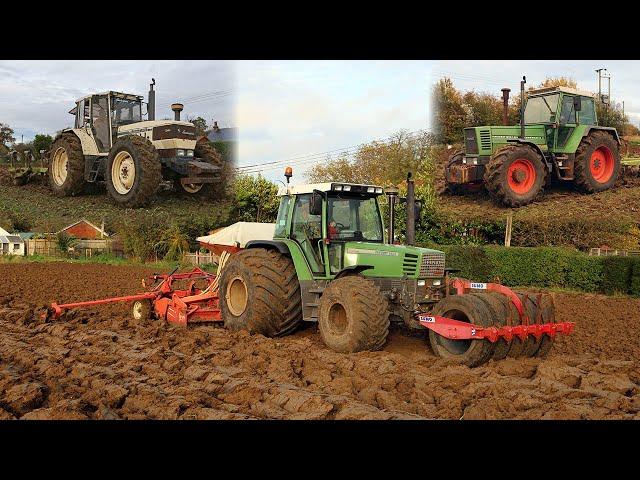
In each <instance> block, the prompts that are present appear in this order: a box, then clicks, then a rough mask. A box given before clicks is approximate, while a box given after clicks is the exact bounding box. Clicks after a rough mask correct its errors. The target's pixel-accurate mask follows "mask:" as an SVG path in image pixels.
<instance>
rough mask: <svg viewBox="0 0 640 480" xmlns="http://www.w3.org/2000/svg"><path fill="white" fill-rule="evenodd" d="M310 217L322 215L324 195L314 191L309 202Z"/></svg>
mask: <svg viewBox="0 0 640 480" xmlns="http://www.w3.org/2000/svg"><path fill="white" fill-rule="evenodd" d="M309 215H322V193H321V192H320V191H319V190H314V192H313V194H312V195H311V201H310V202H309Z"/></svg>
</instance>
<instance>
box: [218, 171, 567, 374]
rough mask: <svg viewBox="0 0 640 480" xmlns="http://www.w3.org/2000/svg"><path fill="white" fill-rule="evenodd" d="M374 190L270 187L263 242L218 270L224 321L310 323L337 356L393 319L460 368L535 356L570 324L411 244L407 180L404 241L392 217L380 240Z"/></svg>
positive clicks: (544, 302)
mask: <svg viewBox="0 0 640 480" xmlns="http://www.w3.org/2000/svg"><path fill="white" fill-rule="evenodd" d="M289 176H290V175H289ZM288 178H289V177H288ZM387 193H388V194H390V197H389V199H390V212H393V210H394V207H393V205H394V204H395V201H396V196H395V195H391V194H392V193H395V192H392V191H388V192H387ZM382 194H383V189H382V187H379V186H375V185H357V184H350V183H342V182H340V183H338V182H336V183H318V184H308V185H297V186H291V185H287V186H284V187H281V190H280V192H279V195H280V197H281V201H280V209H279V212H278V217H277V220H276V225H275V233H274V237H273V239H272V240H258V239H256V240H251V241H248V242H247V243H246V245H245V248H244V249H242V250H240V251H239V252H237V253H233V254H232V255H231V256H230V258H229V260H228V261H227V262H226V264H225V265H224V267H223V268H222V271H221V273H220V282H219V308H220V313H221V319H222V320H223V322H224V325H225V327H227V328H229V329H231V330H248V331H250V332H252V333H260V334H263V335H266V336H270V337H274V336H281V335H286V334H289V333H291V332H293V331H294V330H295V329H296V328H297V327H298V325H299V324H300V322H302V321H311V322H318V326H319V330H320V334H321V336H322V339H323V341H324V342H325V344H326V345H327V346H328V347H330V348H331V349H333V350H335V351H338V352H345V353H347V352H357V351H362V350H377V349H380V348H382V347H383V345H384V344H385V341H386V338H387V333H388V331H389V325H390V322H400V323H404V324H405V325H406V326H407V327H409V328H411V329H417V330H422V331H424V332H427V331H428V332H429V341H430V344H431V346H432V348H433V351H434V352H435V353H436V354H437V355H438V356H440V357H443V358H446V359H450V360H453V361H457V362H460V363H464V364H466V365H469V366H476V365H480V364H482V363H484V362H486V361H488V360H490V359H492V358H493V359H501V358H505V357H506V356H507V355H511V356H519V355H528V356H542V355H544V354H545V353H546V352H548V350H549V348H550V347H551V343H552V339H553V337H554V336H555V334H557V333H569V332H570V331H571V328H572V324H569V323H566V324H562V323H556V322H555V314H554V306H553V302H552V300H551V298H550V297H549V296H548V295H536V296H528V295H524V294H517V293H515V292H513V291H511V290H509V289H508V288H506V287H504V286H502V285H498V284H492V283H472V282H470V281H468V280H464V279H459V278H452V277H451V276H450V273H451V272H452V271H451V270H448V269H445V255H444V253H443V252H440V251H437V250H431V249H427V248H419V247H415V246H413V241H414V236H415V215H416V213H417V211H416V210H417V209H416V206H415V200H414V195H413V181H411V180H409V181H408V184H407V199H406V200H407V201H406V203H407V243H408V245H397V244H394V243H393V238H394V234H393V216H394V215H393V213H391V215H390V222H389V223H390V225H389V231H388V234H387V241H386V242H385V229H384V227H383V222H382V215H381V211H380V206H379V204H378V197H380V196H381V195H382Z"/></svg>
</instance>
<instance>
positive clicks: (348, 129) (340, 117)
mask: <svg viewBox="0 0 640 480" xmlns="http://www.w3.org/2000/svg"><path fill="white" fill-rule="evenodd" d="M429 63H430V62H425V61H337V60H336V61H242V62H239V64H238V77H237V78H238V103H237V108H238V109H237V117H236V118H237V121H238V126H239V127H240V131H239V137H240V147H239V155H238V157H239V162H238V165H239V166H243V165H253V164H257V163H264V162H273V161H281V160H288V159H291V161H289V162H285V164H278V165H276V166H274V167H270V169H269V167H265V168H264V169H263V171H262V174H263V175H264V176H265V177H267V178H270V179H272V180H275V179H282V178H283V176H282V175H283V171H284V166H285V165H286V164H287V163H289V164H291V165H292V166H293V168H294V181H295V182H296V183H299V182H303V181H304V180H305V178H304V172H305V171H306V170H307V169H308V168H309V166H310V162H309V160H308V159H304V158H303V159H300V158H299V157H304V156H305V155H309V154H316V153H322V152H328V151H333V150H337V149H341V148H345V147H350V146H354V145H358V144H361V143H365V142H370V141H372V140H375V139H382V138H387V137H389V136H390V135H392V134H393V133H395V132H397V131H398V130H401V129H406V130H409V131H416V130H421V129H424V128H426V127H427V118H428V112H427V108H428V102H427V92H428V90H429V88H430V81H429ZM324 158H325V157H324V156H323V155H320V156H318V157H316V159H318V160H323V159H324ZM311 164H312V163H311Z"/></svg>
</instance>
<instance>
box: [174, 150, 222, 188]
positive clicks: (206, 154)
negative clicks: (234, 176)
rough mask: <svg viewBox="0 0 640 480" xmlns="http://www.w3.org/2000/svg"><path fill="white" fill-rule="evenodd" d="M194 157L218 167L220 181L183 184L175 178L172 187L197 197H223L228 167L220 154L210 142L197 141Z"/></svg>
mask: <svg viewBox="0 0 640 480" xmlns="http://www.w3.org/2000/svg"><path fill="white" fill-rule="evenodd" d="M194 155H195V157H197V158H199V159H200V160H201V161H202V162H205V163H208V164H209V165H213V166H215V167H219V168H220V181H219V182H217V183H190V184H183V183H182V181H181V179H180V178H176V180H175V182H174V187H175V189H176V190H177V191H178V192H181V193H185V194H187V195H191V196H194V197H198V198H208V199H219V198H223V197H224V194H225V192H226V188H227V184H228V176H229V174H228V173H229V172H228V168H227V165H225V163H224V160H223V159H222V155H220V153H218V151H217V150H216V148H215V147H214V146H213V145H212V144H211V142H199V143H197V144H196V148H195V150H194Z"/></svg>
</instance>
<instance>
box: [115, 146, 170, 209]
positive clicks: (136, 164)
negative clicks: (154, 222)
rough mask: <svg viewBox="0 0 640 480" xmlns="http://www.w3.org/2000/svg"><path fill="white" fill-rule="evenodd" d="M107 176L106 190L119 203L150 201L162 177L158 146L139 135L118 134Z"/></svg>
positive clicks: (139, 204) (129, 206)
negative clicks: (121, 135)
mask: <svg viewBox="0 0 640 480" xmlns="http://www.w3.org/2000/svg"><path fill="white" fill-rule="evenodd" d="M105 180H106V184H107V191H108V192H109V195H110V196H111V198H113V200H114V201H115V202H116V203H117V204H119V205H121V206H123V207H128V208H136V207H142V206H145V205H147V204H148V203H149V202H150V201H151V200H152V199H153V197H154V196H155V194H156V192H157V190H158V187H159V185H160V181H161V180H162V166H161V164H160V159H159V157H158V152H157V150H156V149H155V147H154V146H153V144H152V143H151V142H150V141H149V140H147V139H146V138H144V137H141V136H138V135H128V136H126V137H122V138H119V139H118V140H116V142H115V143H114V145H113V147H112V148H111V151H110V152H109V156H108V157H107V166H106V169H105Z"/></svg>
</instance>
